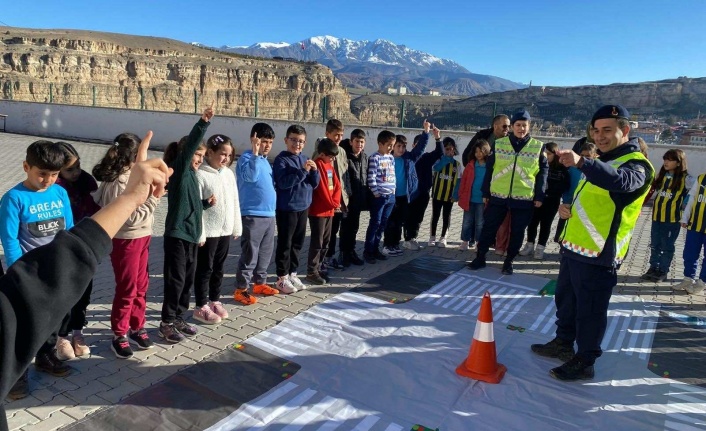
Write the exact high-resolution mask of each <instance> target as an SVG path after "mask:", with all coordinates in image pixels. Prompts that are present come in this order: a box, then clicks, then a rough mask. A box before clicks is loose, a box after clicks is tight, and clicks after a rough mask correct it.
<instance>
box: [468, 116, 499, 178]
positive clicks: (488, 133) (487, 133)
mask: <svg viewBox="0 0 706 431" xmlns="http://www.w3.org/2000/svg"><path fill="white" fill-rule="evenodd" d="M508 133H510V118H508V116H507V115H505V114H500V115H496V116H495V117H494V118H493V126H492V127H489V128H487V129H483V130H481V131H479V132H478V133H476V134H475V135H474V136H473V137H472V138H471V142H469V143H468V146H467V147H466V149H465V150H463V154H462V155H461V162H462V163H463V166H464V167H465V166H466V165H467V164H468V161H469V160H471V159H473V154H472V153H471V150H472V149H473V146H474V145H475V144H476V142H478V140H479V139H485V140H486V141H488V143H489V144H490V148H491V150H492V148H494V146H493V144H494V143H495V140H496V139H500V138H504V137H505V136H507V135H508Z"/></svg>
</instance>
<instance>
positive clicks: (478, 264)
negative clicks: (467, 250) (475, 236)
mask: <svg viewBox="0 0 706 431" xmlns="http://www.w3.org/2000/svg"><path fill="white" fill-rule="evenodd" d="M485 265H486V264H485V253H483V254H481V253H478V255H477V256H476V258H475V259H473V260H472V261H471V263H469V264H468V268H470V269H471V270H473V271H477V270H479V269H481V268H485Z"/></svg>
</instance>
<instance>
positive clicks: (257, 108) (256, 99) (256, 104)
mask: <svg viewBox="0 0 706 431" xmlns="http://www.w3.org/2000/svg"><path fill="white" fill-rule="evenodd" d="M259 96H260V94H259V93H258V92H257V91H256V92H255V118H257V116H258V114H259V113H260V108H259V106H258V103H259V100H260V97H259Z"/></svg>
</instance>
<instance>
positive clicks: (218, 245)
mask: <svg viewBox="0 0 706 431" xmlns="http://www.w3.org/2000/svg"><path fill="white" fill-rule="evenodd" d="M206 148H207V149H206V155H205V157H204V162H205V163H204V164H202V165H201V168H200V169H199V170H198V172H197V178H198V180H199V187H200V189H201V199H202V200H203V204H204V211H203V229H201V239H200V240H199V251H198V258H197V264H196V280H195V283H194V285H195V289H194V290H195V292H194V293H195V296H196V309H195V310H194V315H193V317H194V319H195V320H198V321H199V322H202V323H205V324H208V325H213V324H217V323H220V321H221V320H222V319H227V318H228V312H227V311H226V309H225V308H224V307H223V304H221V302H220V297H221V283H222V281H223V264H224V263H225V260H226V257H227V256H228V250H229V248H230V239H231V237H233V239H237V238H238V237H239V236H240V235H242V233H243V225H242V221H241V219H240V204H239V202H238V187H237V185H236V182H235V174H234V173H233V169H231V166H232V165H233V155H234V149H233V143H232V141H231V140H230V138H229V137H228V136H225V135H213V136H211V137H210V138H208V141H207V142H206Z"/></svg>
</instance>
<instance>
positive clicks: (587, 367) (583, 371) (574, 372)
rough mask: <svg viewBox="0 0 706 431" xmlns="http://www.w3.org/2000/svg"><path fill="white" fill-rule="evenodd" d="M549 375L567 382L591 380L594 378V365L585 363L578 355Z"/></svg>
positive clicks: (554, 369)
mask: <svg viewBox="0 0 706 431" xmlns="http://www.w3.org/2000/svg"><path fill="white" fill-rule="evenodd" d="M549 375H550V376H552V377H554V378H555V379H557V380H562V381H565V382H573V381H575V380H591V379H592V378H593V376H594V370H593V364H589V363H587V362H585V361H584V360H583V359H581V358H580V357H579V356H578V355H576V356H574V357H573V358H571V359H570V360H569V361H568V362H566V363H564V364H563V365H561V366H558V367H556V368H552V369H551V370H550V371H549Z"/></svg>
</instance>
